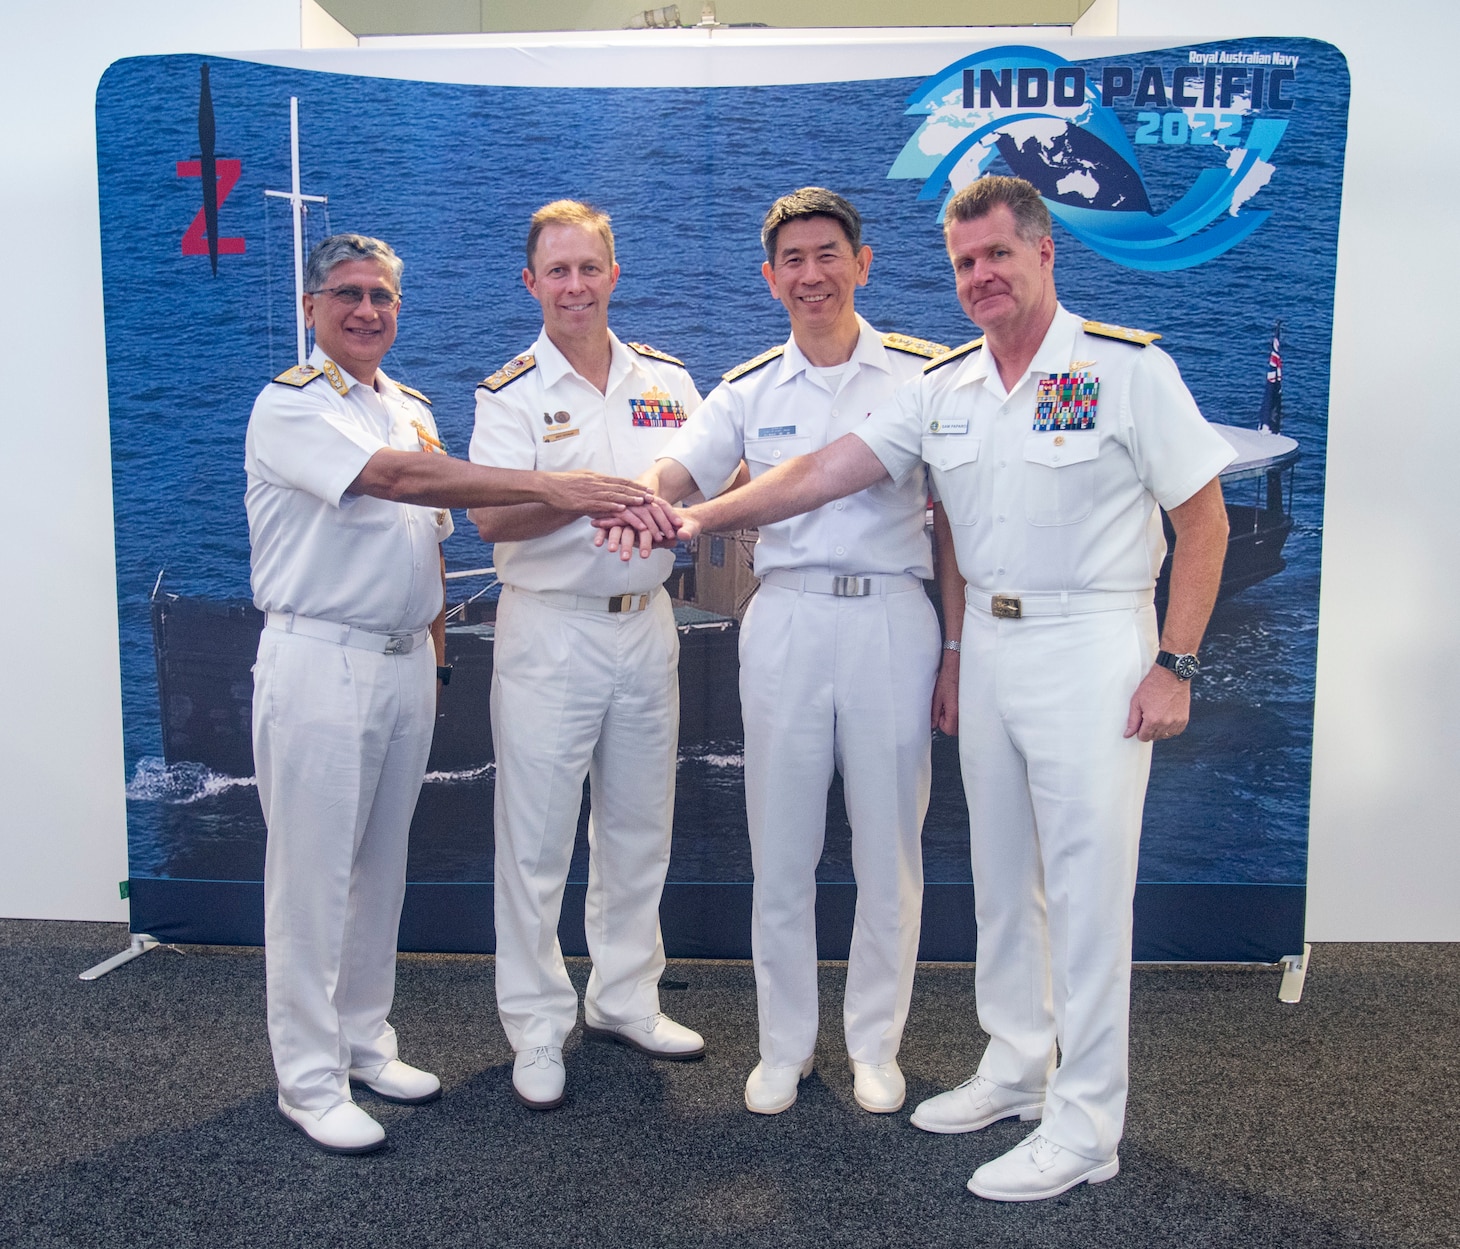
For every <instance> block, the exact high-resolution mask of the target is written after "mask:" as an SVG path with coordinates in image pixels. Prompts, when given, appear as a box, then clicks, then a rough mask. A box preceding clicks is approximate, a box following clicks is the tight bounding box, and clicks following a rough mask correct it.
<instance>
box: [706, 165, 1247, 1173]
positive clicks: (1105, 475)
mask: <svg viewBox="0 0 1460 1249" xmlns="http://www.w3.org/2000/svg"><path fill="white" fill-rule="evenodd" d="M944 232H945V236H946V240H947V244H948V253H949V256H950V258H951V260H952V262H953V270H954V276H955V280H956V285H957V290H958V296H959V302H960V303H961V304H962V306H963V309H964V311H965V312H966V313H967V314H968V316H969V319H970V320H972V321H973V322H974V323H975V324H977V325H979V326H980V327H982V329H983V330H984V331H985V334H986V337H985V338H983V339H980V340H978V341H976V342H974V343H970V344H969V345H968V346H967V347H964V348H961V349H959V350H957V351H955V352H951V353H949V354H948V355H947V356H945V357H943V358H941V359H939V360H935V361H933V362H932V363H931V364H930V365H929V366H928V368H927V370H926V371H925V373H924V375H923V376H922V377H921V378H920V379H919V380H918V381H916V382H915V383H913V384H912V385H911V386H908V387H906V388H904V389H903V390H901V391H899V392H898V394H897V396H896V397H895V399H894V402H893V404H892V405H891V406H890V407H889V408H887V409H885V410H882V411H879V412H878V413H876V414H874V415H873V417H872V419H871V420H869V421H867V422H866V423H865V424H864V425H863V426H862V427H860V428H859V429H858V430H857V431H855V432H854V434H853V435H852V436H850V437H847V438H843V439H841V440H839V441H838V442H835V443H832V444H831V445H830V446H829V447H827V448H826V449H825V451H823V452H821V453H818V454H816V455H813V456H810V457H807V458H806V459H804V460H800V461H796V462H794V463H793V464H792V465H790V466H788V468H786V469H782V470H778V472H777V473H775V474H770V475H767V476H766V477H764V478H762V479H761V480H760V481H757V482H754V483H752V484H751V485H750V486H748V487H746V489H745V490H744V491H741V492H736V493H732V494H731V495H728V496H725V497H724V499H723V500H719V499H717V500H712V501H711V502H710V503H707V504H703V505H701V506H700V507H698V508H694V509H690V511H689V513H688V516H689V523H688V524H686V525H685V526H684V528H683V530H682V534H683V535H690V534H692V533H693V532H695V531H696V529H697V527H698V524H697V522H698V523H703V524H707V525H713V526H716V527H719V526H722V525H725V524H727V523H729V524H738V523H745V522H747V521H751V520H756V519H760V520H765V519H771V518H775V517H778V516H782V515H785V514H787V513H788V512H790V511H797V510H801V509H804V508H806V507H815V506H822V505H824V504H825V503H826V502H827V501H828V500H831V499H834V498H838V497H840V496H842V495H844V494H846V493H848V492H849V491H852V490H859V489H865V488H866V487H867V486H868V485H869V484H871V483H873V482H876V481H880V480H883V479H885V478H887V477H891V478H892V479H893V480H900V479H901V478H902V477H903V476H904V475H905V474H906V473H908V472H915V471H917V465H918V463H919V461H920V460H923V461H926V463H927V465H928V466H929V469H930V470H931V477H932V482H933V487H934V490H935V492H936V494H937V496H938V498H939V499H940V500H941V502H942V505H943V508H944V509H945V512H946V515H947V519H948V521H949V522H950V525H951V528H952V532H953V538H954V543H955V546H956V549H957V563H958V569H959V571H960V572H961V574H962V577H963V578H964V579H965V581H966V582H967V590H966V598H967V610H966V612H965V613H964V616H963V620H962V636H961V638H960V639H959V640H960V642H961V644H962V648H963V649H962V655H961V674H960V680H959V691H958V694H959V696H958V714H959V731H960V742H959V745H960V753H961V758H962V764H963V780H964V788H965V791H966V793H967V796H968V804H969V813H970V818H971V824H972V829H971V832H972V836H971V845H972V857H973V878H974V887H975V905H976V911H977V918H978V969H977V973H976V984H977V992H978V1012H979V1022H980V1024H981V1025H982V1026H983V1028H984V1030H985V1031H986V1032H987V1033H988V1034H989V1044H988V1047H987V1049H986V1050H985V1052H984V1056H983V1059H982V1061H981V1062H980V1064H979V1069H978V1071H977V1073H976V1074H975V1075H974V1076H973V1078H971V1079H970V1080H968V1081H966V1082H965V1083H964V1084H963V1085H961V1086H959V1087H958V1088H957V1089H954V1090H952V1091H950V1092H948V1093H943V1094H940V1095H939V1096H937V1097H934V1098H931V1099H929V1100H928V1101H925V1102H923V1103H922V1104H921V1105H920V1106H919V1107H918V1108H917V1110H916V1111H915V1112H914V1114H913V1118H912V1121H913V1123H914V1124H915V1125H916V1126H918V1127H921V1128H924V1129H926V1130H927V1131H931V1132H969V1131H975V1130H977V1129H979V1128H982V1127H984V1126H986V1125H988V1124H989V1123H992V1122H995V1121H997V1120H999V1119H1003V1118H1008V1117H1011V1116H1015V1115H1017V1116H1018V1117H1020V1118H1022V1119H1026V1120H1035V1119H1038V1120H1040V1121H1041V1122H1040V1124H1039V1127H1038V1128H1037V1130H1036V1131H1034V1132H1033V1133H1032V1134H1031V1135H1030V1136H1028V1137H1027V1138H1026V1139H1025V1140H1024V1141H1023V1142H1021V1143H1020V1144H1019V1145H1018V1146H1017V1147H1016V1148H1014V1149H1013V1150H1011V1151H1010V1152H1008V1153H1007V1154H1004V1155H1003V1156H1002V1157H999V1158H996V1159H994V1160H993V1161H990V1162H988V1163H985V1164H984V1165H983V1166H981V1167H979V1168H978V1170H977V1171H976V1172H975V1173H974V1175H973V1178H972V1179H971V1180H970V1181H969V1187H970V1189H971V1190H972V1191H973V1192H975V1193H977V1194H978V1195H980V1196H982V1197H986V1198H990V1199H994V1200H1003V1201H1029V1200H1036V1199H1039V1198H1044V1197H1051V1196H1054V1195H1056V1194H1058V1193H1061V1192H1064V1191H1065V1190H1067V1189H1069V1188H1072V1187H1073V1186H1074V1185H1076V1184H1080V1183H1084V1182H1087V1181H1088V1182H1091V1183H1097V1182H1100V1181H1103V1180H1108V1179H1110V1178H1111V1177H1113V1176H1114V1175H1115V1174H1116V1173H1117V1171H1118V1170H1119V1165H1120V1164H1119V1161H1118V1157H1117V1147H1118V1144H1119V1141H1120V1137H1121V1132H1122V1128H1123V1124H1124V1115H1125V1101H1126V1089H1127V1037H1128V1021H1129V1010H1130V956H1131V903H1132V897H1133V894H1134V889H1135V876H1136V858H1137V849H1138V843H1139V838H1140V828H1141V809H1142V804H1143V802H1144V798H1145V788H1146V780H1147V776H1148V774H1149V769H1150V760H1151V746H1150V743H1151V742H1152V741H1153V740H1159V739H1162V738H1167V737H1172V736H1174V735H1176V734H1177V733H1180V732H1181V731H1182V730H1183V729H1184V728H1185V727H1186V723H1187V719H1188V715H1189V712H1190V685H1189V684H1188V682H1189V680H1190V678H1191V677H1192V676H1193V675H1194V673H1195V671H1196V666H1197V662H1196V655H1195V652H1196V650H1197V647H1198V645H1199V644H1200V641H1201V636H1202V633H1203V631H1204V630H1205V627H1206V622H1207V618H1208V616H1209V614H1210V612H1211V607H1212V604H1213V602H1214V601H1215V598H1216V592H1217V587H1218V584H1219V582H1220V579H1221V566H1222V558H1223V556H1224V554H1225V550H1226V536H1227V519H1226V511H1225V508H1224V507H1223V504H1222V495H1221V487H1220V485H1219V483H1218V480H1217V477H1218V474H1219V473H1220V471H1221V469H1222V468H1223V467H1225V465H1226V464H1227V463H1229V462H1230V460H1231V458H1232V451H1231V448H1230V447H1229V446H1228V445H1227V443H1226V442H1225V441H1224V440H1223V439H1222V438H1221V437H1220V436H1219V435H1218V434H1217V433H1216V432H1215V431H1214V430H1213V429H1212V428H1211V427H1210V426H1209V425H1207V423H1206V422H1205V421H1204V420H1203V419H1202V416H1201V413H1200V412H1199V411H1198V410H1197V407H1196V404H1195V402H1194V401H1193V400H1192V398H1191V395H1190V393H1189V392H1188V391H1187V389H1186V387H1185V385H1184V384H1183V383H1182V381H1181V377H1180V374H1179V373H1178V372H1177V369H1176V366H1175V365H1174V364H1173V363H1172V361H1171V359H1170V358H1169V357H1168V356H1166V355H1165V353H1164V352H1162V351H1160V349H1159V348H1156V347H1153V346H1150V345H1149V344H1150V341H1151V340H1152V339H1153V338H1155V337H1157V336H1156V335H1152V334H1144V333H1140V332H1137V331H1129V330H1122V329H1118V328H1116V327H1112V326H1104V325H1100V324H1098V323H1095V322H1088V321H1084V322H1082V321H1081V320H1080V319H1079V318H1078V317H1075V316H1072V315H1071V314H1070V313H1068V312H1066V311H1065V310H1064V309H1063V308H1062V307H1060V305H1059V303H1058V300H1057V298H1056V295H1055V286H1054V242H1053V240H1052V238H1051V237H1050V219H1049V213H1048V210H1047V209H1046V208H1045V206H1044V204H1043V202H1042V201H1041V200H1040V198H1039V195H1038V193H1037V192H1036V191H1035V190H1034V188H1033V187H1032V186H1030V185H1029V184H1028V183H1027V182H1024V181H1022V180H1020V179H1016V178H998V177H988V178H983V179H980V180H979V181H977V182H974V183H973V184H971V185H970V186H968V187H966V188H964V189H963V190H962V191H960V192H959V193H958V194H957V195H955V196H954V197H953V199H952V200H950V202H949V205H948V208H947V211H946V215H945V218H944ZM752 492H755V493H754V494H753V493H752ZM737 493H738V494H739V495H741V496H743V497H739V498H737ZM1158 504H1159V505H1160V506H1161V507H1163V508H1165V509H1166V510H1167V512H1168V514H1169V515H1170V517H1171V522H1172V525H1173V527H1174V529H1175V532H1176V547H1175V552H1174V554H1173V557H1172V570H1171V588H1170V600H1169V605H1168V609H1167V613H1166V619H1165V623H1164V628H1163V632H1162V635H1161V638H1160V640H1159V643H1158V640H1157V632H1156V620H1155V613H1154V609H1153V607H1152V605H1151V601H1152V590H1153V586H1154V584H1155V579H1156V574H1157V572H1158V570H1159V569H1160V566H1161V561H1162V558H1163V556H1164V554H1165V539H1164V537H1163V534H1162V529H1161V518H1160V513H1159V511H1158V509H1157V505H1158ZM949 625H950V628H954V627H957V623H956V621H950V622H949ZM1057 1055H1058V1065H1056V1059H1057Z"/></svg>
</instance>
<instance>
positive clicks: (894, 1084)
mask: <svg viewBox="0 0 1460 1249" xmlns="http://www.w3.org/2000/svg"><path fill="white" fill-rule="evenodd" d="M849 1061H850V1062H851V1064H852V1095H853V1096H854V1097H855V1098H856V1099H857V1105H859V1106H860V1107H861V1108H862V1109H863V1110H866V1111H870V1112H871V1113H872V1114H874V1115H890V1114H891V1113H892V1112H893V1111H894V1110H901V1109H902V1103H903V1102H904V1101H905V1100H907V1081H906V1080H904V1079H903V1078H902V1068H901V1067H899V1066H898V1065H897V1059H895V1058H894V1059H890V1060H889V1061H887V1062H885V1063H859V1062H858V1061H857V1060H856V1059H855V1058H853V1059H850V1060H849Z"/></svg>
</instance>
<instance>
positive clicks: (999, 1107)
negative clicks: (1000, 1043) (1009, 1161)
mask: <svg viewBox="0 0 1460 1249" xmlns="http://www.w3.org/2000/svg"><path fill="white" fill-rule="evenodd" d="M1043 1114H1044V1094H1043V1093H1026V1092H1024V1091H1023V1090H1022V1089H1006V1088H1005V1087H1004V1086H1003V1085H1002V1084H995V1083H994V1082H993V1081H992V1080H990V1079H989V1078H988V1077H986V1076H977V1075H976V1076H974V1077H972V1078H971V1079H968V1080H965V1081H964V1082H963V1083H962V1084H960V1085H959V1086H958V1087H957V1088H956V1089H949V1090H948V1092H946V1093H939V1094H938V1095H937V1096H936V1097H930V1098H928V1100H927V1101H925V1102H919V1103H918V1108H917V1109H916V1110H914V1111H913V1112H912V1125H913V1127H915V1128H922V1130H923V1131H924V1132H977V1131H978V1130H979V1128H986V1127H988V1125H989V1124H991V1123H997V1122H998V1121H999V1120H1000V1119H1012V1118H1013V1117H1014V1116H1015V1115H1018V1116H1019V1118H1021V1119H1024V1120H1029V1119H1038V1118H1040V1117H1041V1116H1042V1115H1043Z"/></svg>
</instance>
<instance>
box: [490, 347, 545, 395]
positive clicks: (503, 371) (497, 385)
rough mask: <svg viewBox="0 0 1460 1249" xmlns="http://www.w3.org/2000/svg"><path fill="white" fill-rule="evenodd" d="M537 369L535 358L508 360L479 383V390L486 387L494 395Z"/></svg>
mask: <svg viewBox="0 0 1460 1249" xmlns="http://www.w3.org/2000/svg"><path fill="white" fill-rule="evenodd" d="M535 368H537V359H536V358H535V357H533V356H516V357H514V358H513V359H511V360H508V361H507V363H506V364H504V365H503V366H502V367H501V368H500V369H498V370H497V371H496V372H495V373H493V374H492V375H491V377H486V378H483V379H482V380H481V381H479V382H478V383H477V387H478V389H480V388H482V387H485V388H486V389H487V390H490V391H491V392H492V393H493V394H496V392H497V391H499V390H501V389H502V387H503V386H506V385H507V384H508V383H509V382H515V381H516V380H517V379H518V378H519V377H522V376H524V375H525V374H528V373H531V372H532V370H533V369H535Z"/></svg>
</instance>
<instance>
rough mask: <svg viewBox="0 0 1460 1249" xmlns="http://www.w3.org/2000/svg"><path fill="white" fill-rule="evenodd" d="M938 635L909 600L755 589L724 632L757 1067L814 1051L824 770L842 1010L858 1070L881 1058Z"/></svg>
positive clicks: (920, 606) (910, 946)
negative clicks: (840, 864)
mask: <svg viewBox="0 0 1460 1249" xmlns="http://www.w3.org/2000/svg"><path fill="white" fill-rule="evenodd" d="M938 654H939V651H938V622H937V617H936V616H935V614H934V612H933V607H932V604H931V603H929V602H928V597H927V595H926V594H924V593H923V590H922V587H921V585H918V586H915V587H913V588H912V589H910V590H906V591H902V592H898V593H892V594H887V595H879V594H872V595H867V596H865V597H861V598H838V597H835V596H833V595H830V594H814V593H808V592H803V591H800V590H793V589H787V588H784V587H781V586H775V585H770V584H764V583H763V584H762V585H761V588H760V591H759V593H757V594H756V596H755V599H754V600H753V602H752V603H751V605H750V610H749V612H748V613H747V614H746V617H745V621H744V623H743V625H742V627H741V633H740V705H741V709H742V714H743V716H744V719H745V801H746V813H747V816H748V824H749V828H750V852H751V862H752V865H753V867H754V871H755V891H754V907H753V911H752V916H751V952H752V954H753V956H754V960H755V987H756V1002H757V1006H758V1008H759V1016H760V1055H761V1058H762V1059H763V1060H764V1061H765V1062H767V1063H768V1064H770V1065H772V1066H789V1065H791V1064H793V1063H800V1062H802V1061H804V1060H805V1059H806V1058H807V1057H809V1056H810V1055H811V1053H812V1052H813V1051H814V1050H815V1048H816V1025H817V1014H818V1012H817V1003H816V865H817V863H818V861H819V860H820V859H821V851H822V844H823V842H824V840H825V836H826V795H827V788H828V786H829V785H830V784H831V779H832V769H833V768H835V769H836V770H837V771H839V772H840V773H841V775H842V783H843V790H844V792H845V795H846V804H847V816H848V819H849V822H850V823H851V826H852V869H853V872H854V874H855V876H856V880H857V911H856V921H855V925H854V927H853V930H852V945H851V951H850V957H849V959H848V963H847V990H846V1001H845V1004H844V1008H843V1023H844V1026H845V1030H846V1040H847V1050H848V1052H849V1053H850V1055H851V1056H852V1057H853V1058H855V1059H856V1060H857V1061H859V1062H870V1063H881V1062H887V1061H889V1060H891V1059H892V1058H894V1057H896V1055H897V1051H898V1046H899V1045H900V1044H901V1041H902V1029H903V1025H904V1023H905V1022H906V1021H907V1011H908V1002H909V999H910V998H911V996H912V981H913V971H914V967H915V965H916V962H917V952H918V934H919V931H920V928H921V924H922V897H923V860H922V827H923V816H924V815H925V814H927V810H928V788H929V783H930V780H931V774H932V764H931V742H932V730H931V727H930V723H929V718H930V709H931V707H932V698H933V681H934V679H935V677H936V676H937V669H938Z"/></svg>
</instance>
